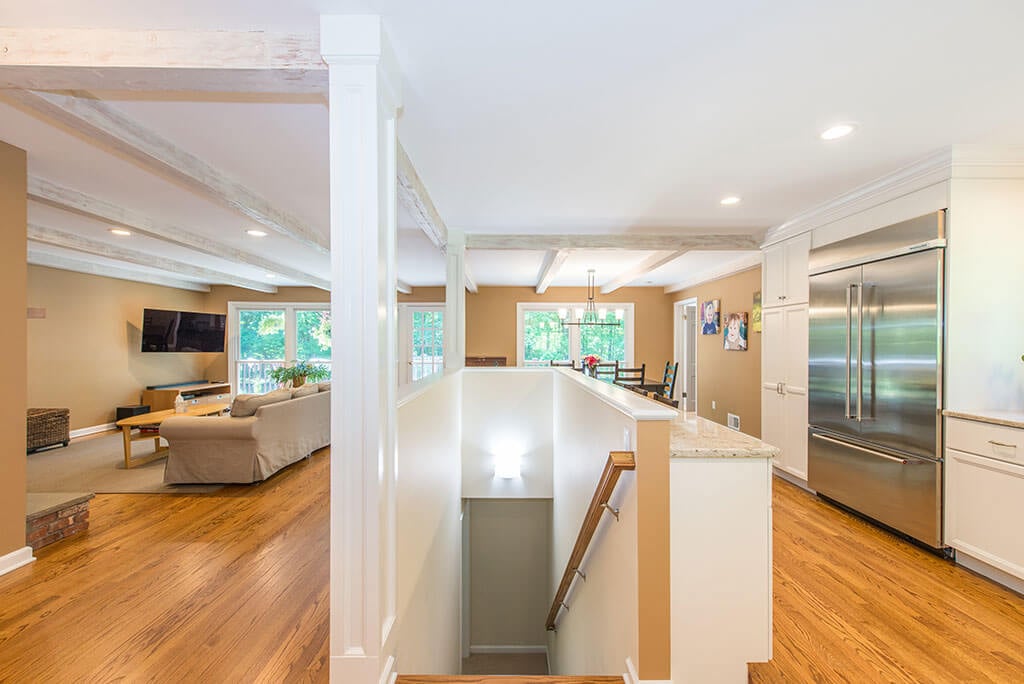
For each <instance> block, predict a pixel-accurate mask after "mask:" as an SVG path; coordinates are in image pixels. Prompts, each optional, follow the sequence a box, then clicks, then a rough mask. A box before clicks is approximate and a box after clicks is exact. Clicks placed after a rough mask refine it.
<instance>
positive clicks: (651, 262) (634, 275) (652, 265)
mask: <svg viewBox="0 0 1024 684" xmlns="http://www.w3.org/2000/svg"><path fill="white" fill-rule="evenodd" d="M687 251H689V250H685V249H680V250H677V251H675V252H658V253H657V254H653V255H651V256H650V257H648V258H646V259H644V260H643V261H641V262H640V263H639V264H637V265H636V266H634V267H633V268H631V269H629V270H627V271H625V272H623V273H620V274H619V275H617V276H615V277H614V278H612V279H611V280H609V281H608V282H607V283H605V284H604V285H602V286H601V294H611V293H612V292H615V291H616V290H618V289H619V288H620V287H622V286H623V285H629V284H630V283H631V282H633V281H634V280H638V279H639V278H641V277H642V276H645V275H647V274H648V273H650V272H651V271H655V270H657V269H659V268H661V267H662V266H664V265H665V264H667V263H670V262H672V261H675V260H676V259H678V258H679V257H681V256H683V255H684V254H686V252H687Z"/></svg>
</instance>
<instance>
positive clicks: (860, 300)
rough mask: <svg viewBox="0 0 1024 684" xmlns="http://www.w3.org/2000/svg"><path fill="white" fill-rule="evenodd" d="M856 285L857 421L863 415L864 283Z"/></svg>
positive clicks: (859, 420)
mask: <svg viewBox="0 0 1024 684" xmlns="http://www.w3.org/2000/svg"><path fill="white" fill-rule="evenodd" d="M856 287H857V422H858V423H859V422H861V420H863V417H864V413H863V408H864V407H863V397H864V283H863V282H861V283H858V284H857V285H856Z"/></svg>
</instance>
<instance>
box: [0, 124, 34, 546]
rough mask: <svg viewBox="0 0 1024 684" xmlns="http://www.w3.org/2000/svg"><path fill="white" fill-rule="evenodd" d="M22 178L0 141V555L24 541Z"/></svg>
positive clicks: (19, 157)
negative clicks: (2, 326) (0, 386)
mask: <svg viewBox="0 0 1024 684" xmlns="http://www.w3.org/2000/svg"><path fill="white" fill-rule="evenodd" d="M27 183H28V167H27V160H26V155H25V151H24V150H21V149H18V148H17V147H12V146H10V145H7V144H5V143H3V142H0V273H2V274H3V276H2V278H3V289H4V295H5V296H4V298H3V299H2V300H0V320H3V321H5V322H6V324H7V326H9V327H8V328H7V329H6V330H5V331H4V333H3V334H2V335H0V358H3V359H4V360H5V361H6V368H5V369H4V390H3V392H0V473H3V474H2V475H0V556H5V555H7V554H9V553H11V552H12V551H16V550H18V549H20V548H23V547H24V546H25V408H26V406H27V402H26V397H25V386H26V384H27V382H28V373H27V371H26V368H25V363H24V360H25V358H26V356H27V352H28V348H27V344H26V334H25V324H26V321H25V268H26V266H25V250H26V244H25V242H26V241H25V233H26V231H27V227H28V213H27V212H28V208H27V202H26V199H25V195H26V191H27Z"/></svg>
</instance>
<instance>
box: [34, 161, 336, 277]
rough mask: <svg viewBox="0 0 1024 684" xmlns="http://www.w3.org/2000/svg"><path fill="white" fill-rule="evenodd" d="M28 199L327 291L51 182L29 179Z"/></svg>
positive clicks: (255, 258) (292, 272)
mask: <svg viewBox="0 0 1024 684" xmlns="http://www.w3.org/2000/svg"><path fill="white" fill-rule="evenodd" d="M28 198H29V200H31V201H33V202H38V203H40V204H45V205H47V206H50V207H54V208H56V209H61V210H63V211H68V212H71V213H74V214H78V215H80V216H85V217H87V218H91V219H95V220H98V221H103V222H104V223H113V224H116V225H119V226H124V227H125V228H128V229H129V230H131V231H133V232H135V233H138V234H139V235H145V236H146V237H151V238H154V239H156V240H162V241H164V242H167V243H169V244H173V245H178V246H180V247H187V248H188V249H192V250H195V251H197V252H202V253H203V254H208V255H210V256H213V257H217V258H219V259H226V260H227V261H231V262H234V263H239V264H246V265H247V266H254V267H256V268H260V269H263V270H265V271H267V272H269V273H274V274H276V275H279V276H282V277H284V278H288V279H289V280H294V281H295V282H298V283H307V284H309V285H311V286H313V287H317V288H320V289H321V290H330V289H331V281H330V280H327V279H324V278H319V277H317V276H314V275H312V274H310V273H307V272H305V271H301V270H299V269H297V268H292V267H290V266H285V265H284V264H280V263H277V262H276V261H271V260H270V259H265V258H263V257H261V256H259V255H257V254H253V253H251V252H246V251H244V250H241V249H236V248H234V247H231V246H229V245H226V244H224V243H222V242H217V241H216V240H211V239H210V238H208V237H204V236H202V235H199V234H197V233H192V232H189V231H187V230H185V229H184V228H180V227H178V226H174V225H171V224H169V223H160V222H158V221H153V220H151V219H150V218H149V217H147V216H144V215H143V214H141V213H139V212H135V211H132V210H130V209H125V208H124V207H121V206H118V205H116V204H113V203H111V202H107V201H105V200H101V199H99V198H97V197H93V196H91V195H87V194H85V193H84V192H79V191H77V190H72V189H71V188H66V187H63V186H60V185H57V184H56V183H51V182H50V181H47V180H43V179H42V178H37V177H35V176H29V178H28Z"/></svg>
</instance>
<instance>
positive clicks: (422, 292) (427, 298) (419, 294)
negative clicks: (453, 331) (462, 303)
mask: <svg viewBox="0 0 1024 684" xmlns="http://www.w3.org/2000/svg"><path fill="white" fill-rule="evenodd" d="M466 296H467V297H468V296H470V295H469V293H466ZM398 301H399V302H400V303H405V302H409V303H413V302H428V303H431V304H434V303H439V302H443V301H444V288H443V287H414V288H413V289H412V294H408V295H407V294H402V293H401V292H399V293H398Z"/></svg>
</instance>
